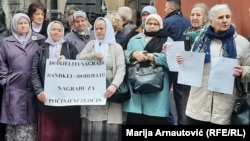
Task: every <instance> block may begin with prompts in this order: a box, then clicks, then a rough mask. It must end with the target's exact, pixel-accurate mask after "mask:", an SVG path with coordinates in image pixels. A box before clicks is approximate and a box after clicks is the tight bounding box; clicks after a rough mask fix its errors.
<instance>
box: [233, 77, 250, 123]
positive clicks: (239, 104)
mask: <svg viewBox="0 0 250 141" xmlns="http://www.w3.org/2000/svg"><path fill="white" fill-rule="evenodd" d="M235 86H236V96H237V98H236V99H235V103H234V107H233V112H232V116H231V125H250V107H249V104H248V102H247V92H246V90H245V88H244V86H243V83H242V82H241V78H239V77H236V78H235Z"/></svg>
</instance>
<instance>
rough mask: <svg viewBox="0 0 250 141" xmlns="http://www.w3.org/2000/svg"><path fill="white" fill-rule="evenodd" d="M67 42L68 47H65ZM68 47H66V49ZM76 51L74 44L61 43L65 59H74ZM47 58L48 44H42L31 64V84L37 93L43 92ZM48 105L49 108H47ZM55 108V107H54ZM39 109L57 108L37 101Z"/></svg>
mask: <svg viewBox="0 0 250 141" xmlns="http://www.w3.org/2000/svg"><path fill="white" fill-rule="evenodd" d="M67 44H68V47H67ZM67 48H68V49H67ZM77 54H78V51H77V49H76V47H75V46H74V45H72V44H71V43H66V42H64V43H63V44H62V49H61V54H60V55H64V56H65V58H66V59H76V55H77ZM48 58H49V44H48V43H45V44H43V45H42V46H41V47H40V48H39V49H38V50H37V51H36V54H35V56H34V58H33V64H32V84H33V88H34V91H35V94H36V95H38V94H40V93H41V92H44V80H45V70H46V60H47V59H48ZM48 107H49V108H48ZM54 108H57V109H54ZM38 109H39V111H44V110H46V111H48V110H49V109H50V111H51V110H52V111H53V109H54V110H58V107H50V106H45V105H44V103H42V102H40V101H39V103H38Z"/></svg>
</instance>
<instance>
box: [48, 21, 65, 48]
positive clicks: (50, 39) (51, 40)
mask: <svg viewBox="0 0 250 141" xmlns="http://www.w3.org/2000/svg"><path fill="white" fill-rule="evenodd" d="M54 23H58V24H60V25H61V26H62V29H63V30H62V32H63V35H62V38H61V39H60V40H59V41H57V42H55V41H53V39H52V38H51V35H50V31H51V28H52V25H53V24H54ZM47 34H48V38H47V39H46V41H45V42H46V43H49V44H51V45H53V46H54V45H57V44H62V43H64V42H65V40H64V26H63V24H62V23H61V22H60V21H52V22H50V23H49V25H48V28H47Z"/></svg>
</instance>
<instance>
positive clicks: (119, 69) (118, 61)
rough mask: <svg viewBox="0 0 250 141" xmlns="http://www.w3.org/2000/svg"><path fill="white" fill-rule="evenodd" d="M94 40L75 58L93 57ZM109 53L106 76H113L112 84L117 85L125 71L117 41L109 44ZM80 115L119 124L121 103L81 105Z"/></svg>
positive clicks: (120, 48)
mask: <svg viewBox="0 0 250 141" xmlns="http://www.w3.org/2000/svg"><path fill="white" fill-rule="evenodd" d="M94 42H95V41H94V40H92V41H90V42H89V43H88V44H87V45H86V46H85V48H84V49H83V50H82V52H80V53H79V54H78V55H77V57H76V59H94V54H95V49H94ZM86 54H87V55H86ZM109 55H110V58H109V59H108V61H107V70H106V71H107V73H106V77H107V78H113V81H112V84H115V85H116V86H119V85H120V84H121V83H122V81H123V78H124V76H125V71H126V70H125V59H124V53H123V49H122V47H121V46H120V45H119V44H117V43H114V44H110V46H109ZM97 85H98V84H97ZM81 117H85V118H87V119H88V120H90V121H105V120H107V122H108V123H115V124H121V123H122V122H123V113H122V105H121V104H117V103H109V102H107V103H106V105H103V106H98V105H93V106H82V107H81Z"/></svg>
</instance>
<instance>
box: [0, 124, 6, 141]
mask: <svg viewBox="0 0 250 141" xmlns="http://www.w3.org/2000/svg"><path fill="white" fill-rule="evenodd" d="M5 130H6V124H3V123H0V141H5V133H6V131H5Z"/></svg>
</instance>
